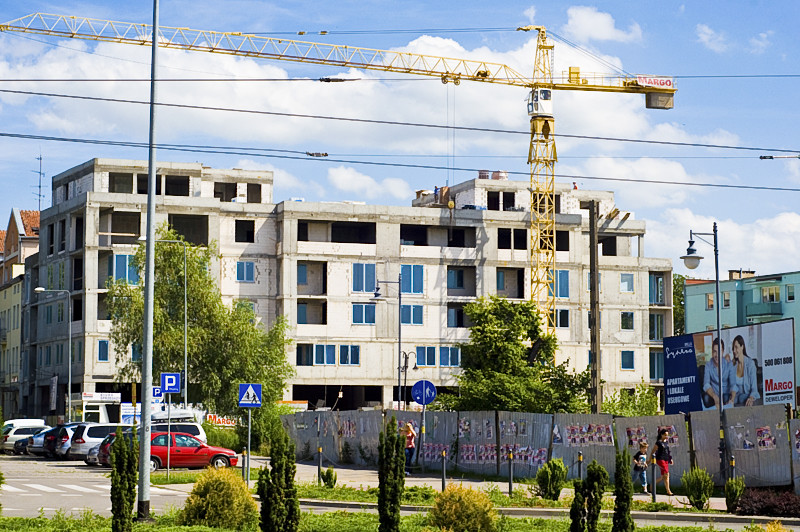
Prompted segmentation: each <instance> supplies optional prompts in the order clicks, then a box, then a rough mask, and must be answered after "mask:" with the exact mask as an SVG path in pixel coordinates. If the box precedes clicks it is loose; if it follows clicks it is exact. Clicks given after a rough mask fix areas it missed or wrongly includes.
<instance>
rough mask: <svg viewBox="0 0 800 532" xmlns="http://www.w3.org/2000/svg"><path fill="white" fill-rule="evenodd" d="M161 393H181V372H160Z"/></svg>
mask: <svg viewBox="0 0 800 532" xmlns="http://www.w3.org/2000/svg"><path fill="white" fill-rule="evenodd" d="M161 393H181V374H180V373H162V374H161Z"/></svg>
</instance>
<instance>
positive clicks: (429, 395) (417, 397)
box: [411, 380, 436, 405]
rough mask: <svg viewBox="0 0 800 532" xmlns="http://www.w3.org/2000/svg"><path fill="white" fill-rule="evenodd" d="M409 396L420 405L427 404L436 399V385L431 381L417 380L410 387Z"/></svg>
mask: <svg viewBox="0 0 800 532" xmlns="http://www.w3.org/2000/svg"><path fill="white" fill-rule="evenodd" d="M411 397H413V398H414V401H416V402H417V403H419V404H421V405H429V404H431V403H432V402H433V400H434V399H436V386H434V384H433V383H432V382H431V381H426V380H421V381H417V382H416V383H414V386H413V387H412V388H411Z"/></svg>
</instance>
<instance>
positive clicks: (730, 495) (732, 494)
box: [725, 477, 744, 513]
mask: <svg viewBox="0 0 800 532" xmlns="http://www.w3.org/2000/svg"><path fill="white" fill-rule="evenodd" d="M742 493H744V478H743V477H737V478H729V479H728V480H727V481H726V482H725V507H726V508H727V509H728V512H730V513H734V512H736V507H737V506H738V505H739V499H741V497H742Z"/></svg>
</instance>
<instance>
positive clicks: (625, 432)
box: [614, 414, 692, 486]
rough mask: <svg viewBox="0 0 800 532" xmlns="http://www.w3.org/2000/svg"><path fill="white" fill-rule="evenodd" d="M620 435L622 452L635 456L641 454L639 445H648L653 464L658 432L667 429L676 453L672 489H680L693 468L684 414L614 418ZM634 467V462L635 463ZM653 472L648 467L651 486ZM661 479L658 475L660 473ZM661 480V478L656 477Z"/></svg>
mask: <svg viewBox="0 0 800 532" xmlns="http://www.w3.org/2000/svg"><path fill="white" fill-rule="evenodd" d="M614 424H615V425H616V431H617V445H618V447H619V449H620V450H622V449H627V450H628V452H629V453H630V455H631V458H633V455H634V454H636V453H637V452H639V442H642V441H643V442H645V443H647V462H648V464H649V463H650V459H651V454H652V451H653V445H655V443H656V440H657V439H658V432H659V431H660V430H661V429H662V428H666V429H668V430H669V432H670V439H669V446H670V451H671V452H672V461H673V465H672V466H671V467H670V468H669V473H670V475H669V485H670V486H680V484H681V476H682V475H683V473H684V471H688V470H689V469H690V468H691V463H692V462H691V449H690V447H689V431H688V430H687V428H686V422H685V421H684V417H683V415H682V414H673V415H669V416H640V417H617V418H614ZM631 463H632V462H631ZM650 471H651V469H650V468H649V467H648V470H647V473H648V479H647V481H648V482H652V479H651V478H650V477H649V475H650ZM656 475H658V473H656ZM656 478H658V476H656Z"/></svg>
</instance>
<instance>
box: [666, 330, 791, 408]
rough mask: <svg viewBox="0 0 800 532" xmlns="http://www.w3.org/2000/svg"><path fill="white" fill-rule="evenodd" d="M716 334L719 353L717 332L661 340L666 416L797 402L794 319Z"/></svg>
mask: <svg viewBox="0 0 800 532" xmlns="http://www.w3.org/2000/svg"><path fill="white" fill-rule="evenodd" d="M720 335H721V337H722V341H721V349H720V342H718V341H717V333H716V331H703V332H699V333H694V334H684V335H681V336H672V337H668V338H664V394H665V403H666V405H665V409H664V411H665V413H666V414H681V413H687V412H693V411H698V410H713V409H715V408H717V404H718V403H720V402H721V403H722V407H723V409H725V408H734V407H737V406H753V405H769V404H785V403H789V404H791V405H794V404H795V401H796V398H795V353H794V319H793V318H788V319H784V320H777V321H771V322H767V323H755V324H752V325H745V326H743V327H732V328H727V329H722V330H721V331H720ZM720 352H721V354H722V356H721V357H720V356H719V353H720ZM720 383H721V386H720ZM720 388H721V390H720Z"/></svg>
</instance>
